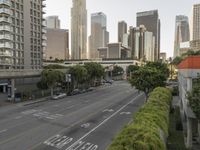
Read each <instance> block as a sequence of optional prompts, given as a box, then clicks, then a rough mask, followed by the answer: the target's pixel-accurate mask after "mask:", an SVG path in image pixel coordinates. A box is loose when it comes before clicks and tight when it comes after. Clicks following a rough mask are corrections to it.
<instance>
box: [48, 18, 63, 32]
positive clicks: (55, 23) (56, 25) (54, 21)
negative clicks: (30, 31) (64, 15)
mask: <svg viewBox="0 0 200 150" xmlns="http://www.w3.org/2000/svg"><path fill="white" fill-rule="evenodd" d="M46 25H47V28H51V29H60V19H59V18H58V16H48V17H46Z"/></svg>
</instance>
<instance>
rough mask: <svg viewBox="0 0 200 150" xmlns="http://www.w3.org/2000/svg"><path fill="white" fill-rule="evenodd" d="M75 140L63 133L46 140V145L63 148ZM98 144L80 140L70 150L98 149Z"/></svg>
mask: <svg viewBox="0 0 200 150" xmlns="http://www.w3.org/2000/svg"><path fill="white" fill-rule="evenodd" d="M72 141H73V138H70V137H67V136H62V135H59V134H58V135H55V136H53V137H51V138H49V139H48V140H46V141H45V142H44V144H45V145H48V146H51V147H55V148H57V149H62V148H63V147H64V146H66V145H68V144H70V143H71V142H72ZM97 148H98V145H95V144H92V143H89V142H85V141H79V142H77V143H76V144H75V145H74V146H73V147H71V148H70V150H96V149H97Z"/></svg>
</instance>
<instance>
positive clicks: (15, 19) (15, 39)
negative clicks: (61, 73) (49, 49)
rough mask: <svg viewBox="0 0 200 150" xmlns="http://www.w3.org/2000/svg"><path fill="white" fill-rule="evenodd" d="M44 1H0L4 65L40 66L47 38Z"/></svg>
mask: <svg viewBox="0 0 200 150" xmlns="http://www.w3.org/2000/svg"><path fill="white" fill-rule="evenodd" d="M43 7H45V5H44V0H40V1H35V0H18V1H16V0H1V1H0V9H1V11H0V32H1V35H0V68H1V69H39V68H41V66H42V58H43V46H45V41H46V37H45V35H44V33H45V30H44V24H43V14H44V12H43Z"/></svg>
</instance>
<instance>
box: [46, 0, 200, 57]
mask: <svg viewBox="0 0 200 150" xmlns="http://www.w3.org/2000/svg"><path fill="white" fill-rule="evenodd" d="M196 3H200V0H87V10H88V34H90V26H89V25H90V14H91V13H94V12H99V11H102V12H104V13H105V14H106V15H107V27H108V31H109V32H110V42H116V41H117V23H118V21H120V20H125V21H126V22H127V23H128V26H135V25H136V12H139V11H147V10H154V9H158V11H159V15H160V19H161V51H162V52H167V54H168V57H169V56H172V55H173V43H174V30H175V16H176V15H187V16H190V14H191V10H192V5H193V4H196ZM46 4H47V7H46V8H45V9H46V12H47V13H46V15H47V16H49V15H58V16H59V18H60V20H61V27H62V28H67V29H70V15H71V14H70V11H71V7H72V0H47V1H46Z"/></svg>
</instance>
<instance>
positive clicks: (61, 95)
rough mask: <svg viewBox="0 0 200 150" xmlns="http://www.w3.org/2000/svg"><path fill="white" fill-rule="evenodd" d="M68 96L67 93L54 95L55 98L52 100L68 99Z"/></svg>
mask: <svg viewBox="0 0 200 150" xmlns="http://www.w3.org/2000/svg"><path fill="white" fill-rule="evenodd" d="M66 96H67V94H66V93H58V94H56V95H54V96H53V97H52V99H53V100H57V99H61V98H64V97H66Z"/></svg>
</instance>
